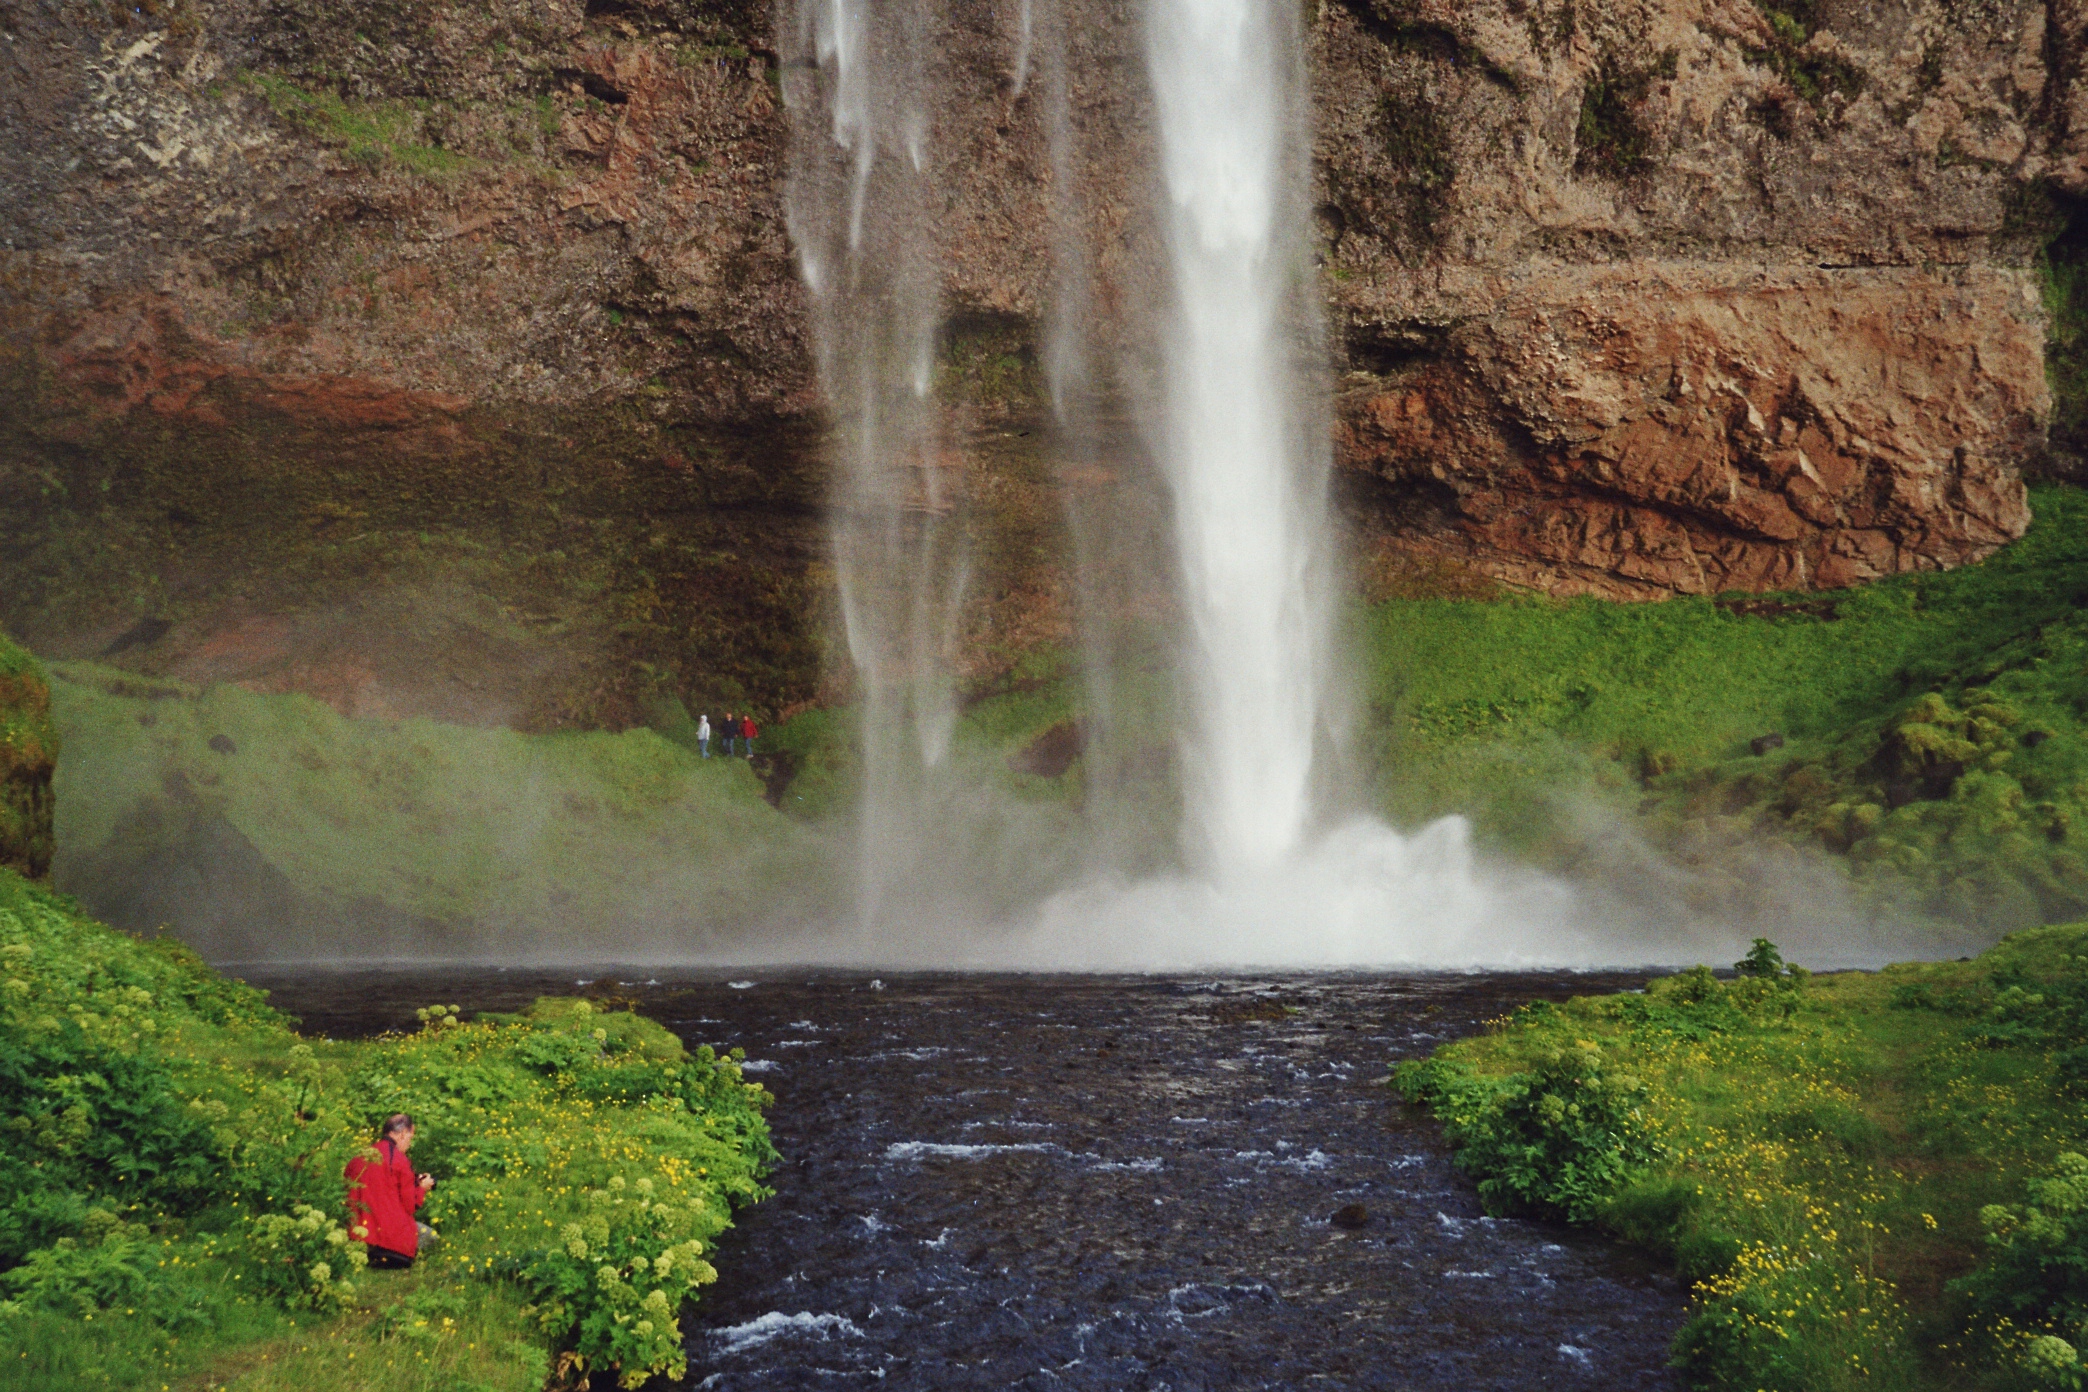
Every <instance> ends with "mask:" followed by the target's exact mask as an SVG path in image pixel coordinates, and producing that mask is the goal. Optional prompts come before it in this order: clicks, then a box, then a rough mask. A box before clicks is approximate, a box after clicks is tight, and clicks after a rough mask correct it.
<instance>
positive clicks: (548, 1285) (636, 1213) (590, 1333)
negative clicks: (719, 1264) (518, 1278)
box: [522, 1175, 718, 1387]
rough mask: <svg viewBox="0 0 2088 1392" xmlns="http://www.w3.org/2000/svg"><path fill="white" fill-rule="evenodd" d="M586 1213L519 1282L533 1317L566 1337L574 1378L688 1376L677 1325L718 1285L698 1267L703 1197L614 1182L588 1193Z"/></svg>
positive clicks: (634, 1381) (711, 1227)
mask: <svg viewBox="0 0 2088 1392" xmlns="http://www.w3.org/2000/svg"><path fill="white" fill-rule="evenodd" d="M587 1202H588V1206H589V1211H588V1213H587V1216H586V1217H585V1218H583V1219H581V1220H580V1221H578V1222H573V1223H568V1224H566V1225H565V1227H564V1228H563V1230H561V1232H560V1233H559V1245H558V1246H556V1247H553V1248H550V1249H549V1250H547V1251H544V1252H542V1253H539V1254H538V1255H537V1256H536V1257H535V1258H534V1259H532V1260H531V1261H530V1262H529V1264H528V1265H527V1266H526V1267H525V1268H524V1270H523V1273H522V1279H523V1281H524V1283H525V1284H526V1285H528V1286H529V1287H530V1288H531V1289H532V1290H533V1291H534V1292H535V1293H536V1295H537V1300H538V1311H539V1314H538V1319H539V1321H540V1322H541V1324H542V1325H543V1327H544V1329H545V1331H546V1332H547V1333H550V1334H551V1335H553V1336H554V1337H556V1338H561V1339H568V1338H569V1339H570V1340H571V1341H572V1344H573V1351H574V1353H575V1355H576V1357H575V1359H574V1360H573V1361H574V1366H575V1367H576V1368H577V1369H578V1370H580V1371H583V1372H584V1371H586V1370H587V1369H589V1368H596V1367H615V1368H620V1369H622V1375H621V1377H620V1378H619V1383H620V1385H621V1386H624V1387H637V1386H640V1385H642V1384H643V1383H644V1382H645V1381H646V1380H647V1379H648V1378H649V1377H650V1376H651V1375H652V1374H654V1373H665V1374H667V1375H668V1376H669V1377H673V1378H679V1377H680V1376H681V1375H682V1374H683V1373H685V1372H687V1371H688V1357H687V1354H686V1353H685V1352H684V1351H683V1348H682V1339H681V1324H680V1322H679V1320H678V1319H677V1314H678V1312H679V1311H680V1309H681V1307H682V1304H683V1302H685V1301H687V1300H690V1299H692V1298H694V1296H695V1294H696V1291H697V1289H698V1287H701V1286H704V1285H708V1284H709V1283H710V1282H712V1281H715V1280H717V1279H718V1273H717V1271H716V1269H715V1268H713V1267H712V1266H711V1264H710V1263H709V1262H707V1261H705V1260H704V1259H703V1250H704V1244H703V1238H704V1236H706V1235H708V1234H709V1233H711V1232H714V1231H716V1229H717V1224H716V1223H715V1222H714V1221H712V1217H713V1215H711V1214H710V1213H709V1212H708V1211H707V1210H708V1207H709V1205H708V1204H707V1203H706V1201H705V1200H703V1199H702V1198H700V1197H698V1198H694V1199H693V1200H682V1201H679V1202H668V1201H666V1200H664V1199H662V1198H660V1197H659V1196H658V1189H657V1187H656V1186H655V1185H654V1183H653V1181H652V1180H651V1179H649V1178H640V1179H638V1180H636V1181H635V1182H630V1183H626V1181H625V1180H624V1178H623V1177H622V1176H621V1175H618V1176H615V1177H614V1178H612V1179H611V1180H610V1181H609V1183H608V1184H607V1185H606V1186H605V1187H603V1188H600V1189H590V1190H588V1191H587Z"/></svg>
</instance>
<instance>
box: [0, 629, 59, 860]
mask: <svg viewBox="0 0 2088 1392" xmlns="http://www.w3.org/2000/svg"><path fill="white" fill-rule="evenodd" d="M57 760H58V730H57V727H56V726H55V725H54V724H53V723H52V720H51V692H50V686H49V684H48V680H47V679H46V677H45V675H44V672H43V669H42V668H41V667H39V666H38V665H37V663H36V660H35V659H34V658H32V657H30V656H29V654H28V653H26V652H24V651H23V650H22V649H20V648H18V647H16V646H15V645H14V644H13V643H11V642H9V641H8V639H7V636H6V635H5V634H0V866H4V867H6V868H8V869H11V870H16V871H19V872H20V873H22V874H24V875H27V876H29V877H30V878H32V879H38V878H41V877H42V876H44V875H45V874H47V873H48V872H49V870H50V866H51V847H52V827H51V774H52V770H53V768H54V767H55V765H56V763H57Z"/></svg>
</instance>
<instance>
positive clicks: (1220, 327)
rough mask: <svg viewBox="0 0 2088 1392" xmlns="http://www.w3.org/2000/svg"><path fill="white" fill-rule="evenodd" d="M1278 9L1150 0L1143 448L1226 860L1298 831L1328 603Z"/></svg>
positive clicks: (1270, 857) (1193, 741) (1284, 847)
mask: <svg viewBox="0 0 2088 1392" xmlns="http://www.w3.org/2000/svg"><path fill="white" fill-rule="evenodd" d="M1295 8H1296V7H1295V6H1286V5H1278V4H1270V3H1266V2H1265V0H1150V3H1149V4H1148V7H1147V11H1146V53H1147V60H1148V64H1149V68H1150V72H1151V78H1152V84H1153V96H1154V105H1155V108H1156V115H1157V117H1158V127H1159V137H1160V139H1159V144H1160V151H1159V158H1160V170H1159V173H1160V182H1161V187H1162V190H1163V195H1164V204H1165V212H1164V226H1165V229H1166V248H1167V252H1168V257H1169V262H1170V268H1171V271H1172V281H1173V304H1172V309H1171V313H1170V316H1169V322H1168V323H1167V324H1166V326H1165V332H1164V334H1163V337H1162V344H1163V352H1164V356H1165V364H1166V366H1165V374H1166V375H1165V381H1166V407H1165V413H1164V424H1163V426H1162V431H1163V438H1162V442H1161V453H1162V457H1163V462H1164V466H1165V469H1166V473H1167V477H1168V481H1169V484H1170V486H1171V489H1172V492H1173V495H1174V501H1175V537H1176V545H1177V547H1178V550H1179V555H1180V565H1181V590H1182V593H1181V599H1182V603H1183V606H1184V609H1185V611H1186V614H1187V618H1188V622H1189V633H1188V649H1189V650H1188V652H1187V653H1186V654H1185V659H1184V667H1185V676H1186V679H1187V684H1188V693H1189V699H1190V703H1191V712H1190V717H1189V723H1190V729H1189V731H1188V739H1187V741H1186V745H1187V748H1186V750H1185V754H1186V758H1185V770H1184V771H1185V776H1186V780H1187V789H1186V791H1187V793H1188V807H1189V809H1190V824H1189V825H1188V826H1187V827H1185V829H1184V832H1185V839H1186V840H1187V843H1188V844H1187V847H1186V849H1187V850H1188V852H1189V854H1190V856H1191V857H1192V860H1193V861H1194V862H1195V863H1198V864H1199V865H1200V866H1201V868H1203V869H1204V870H1205V871H1206V872H1207V873H1213V874H1219V875H1230V874H1232V873H1234V872H1238V871H1247V872H1252V871H1255V870H1259V869H1263V868H1266V867H1268V866H1270V865H1274V864H1276V863H1278V862H1280V861H1282V860H1284V859H1285V858H1286V857H1288V856H1290V855H1291V854H1293V853H1294V852H1295V851H1296V850H1297V848H1298V846H1299V844H1300V842H1301V840H1302V839H1303V837H1304V834H1305V830H1306V823H1307V818H1308V814H1309V813H1310V810H1311V800H1312V762H1313V746H1314V740H1315V734H1316V732H1317V729H1318V725H1319V718H1320V714H1321V710H1322V706H1323V703H1324V687H1325V683H1326V675H1327V662H1326V651H1327V644H1328V636H1329V632H1328V631H1329V620H1330V616H1329V614H1328V610H1327V595H1328V592H1329V588H1330V586H1329V584H1328V580H1329V576H1328V567H1327V564H1326V559H1325V552H1326V536H1327V518H1326V516H1325V504H1324V487H1325V477H1326V466H1327V460H1326V454H1327V449H1326V445H1325V443H1324V439H1323V438H1319V437H1315V435H1314V434H1313V432H1311V431H1309V430H1308V429H1307V428H1305V427H1306V422H1305V421H1304V420H1302V419H1301V418H1300V417H1301V415H1302V414H1303V413H1302V412H1301V411H1300V409H1299V407H1298V405H1297V403H1299V402H1301V401H1303V400H1306V399H1307V396H1308V394H1307V392H1306V391H1305V390H1303V389H1302V388H1303V384H1302V383H1300V382H1299V381H1298V380H1297V373H1296V372H1295V370H1294V367H1293V363H1292V361H1291V358H1292V352H1291V349H1290V344H1291V343H1292V342H1293V341H1294V334H1295V330H1296V327H1297V324H1298V321H1299V318H1300V316H1301V314H1302V312H1303V305H1302V303H1301V301H1302V299H1303V297H1302V296H1301V295H1300V294H1299V290H1300V288H1301V282H1302V277H1301V276H1300V274H1299V267H1300V264H1301V261H1302V257H1301V252H1302V247H1303V244H1302V239H1301V238H1300V236H1299V230H1300V229H1299V227H1298V226H1297V222H1298V219H1297V218H1295V217H1294V216H1293V209H1294V208H1295V207H1296V206H1297V204H1298V202H1299V200H1298V199H1296V198H1294V197H1292V196H1290V195H1291V192H1292V191H1291V189H1290V188H1289V187H1288V182H1289V177H1290V176H1289V169H1290V167H1291V163H1292V161H1291V159H1290V158H1289V156H1290V155H1291V152H1292V140H1293V137H1292V132H1293V131H1295V130H1297V129H1299V127H1300V125H1301V122H1299V121H1298V120H1296V119H1294V114H1293V108H1294V107H1295V106H1296V105H1297V98H1296V95H1295V93H1296V90H1297V88H1298V86H1299V83H1298V80H1297V73H1296V58H1295V54H1296V52H1297V45H1296V40H1295V35H1294V34H1293V33H1292V32H1291V26H1292V25H1293V23H1294V22H1295V19H1294V16H1295Z"/></svg>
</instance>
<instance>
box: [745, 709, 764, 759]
mask: <svg viewBox="0 0 2088 1392" xmlns="http://www.w3.org/2000/svg"><path fill="white" fill-rule="evenodd" d="M760 733H761V731H759V730H757V729H755V728H754V717H753V716H751V715H750V716H748V717H746V718H745V719H744V720H742V721H740V741H741V743H743V744H744V745H745V746H746V749H745V751H744V752H745V754H746V756H747V757H748V758H749V759H751V758H753V757H754V736H756V735H758V734H760Z"/></svg>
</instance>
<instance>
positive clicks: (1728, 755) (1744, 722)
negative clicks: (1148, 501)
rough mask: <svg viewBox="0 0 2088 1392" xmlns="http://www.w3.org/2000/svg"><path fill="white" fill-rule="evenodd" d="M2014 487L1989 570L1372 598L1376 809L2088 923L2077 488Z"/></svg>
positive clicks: (1948, 906)
mask: <svg viewBox="0 0 2088 1392" xmlns="http://www.w3.org/2000/svg"><path fill="white" fill-rule="evenodd" d="M2031 496H2032V504H2033V507H2034V509H2035V513H2036V520H2035V522H2034V523H2033V525H2032V527H2031V530H2030V533H2029V535H2028V536H2026V537H2025V538H2024V539H2023V540H2022V541H2020V542H2017V543H2016V544H2014V545H2013V546H2010V547H2008V548H2005V549H2004V550H2002V551H2001V552H1999V553H1998V554H1996V555H1995V556H1994V557H1992V558H1991V559H1989V560H1987V561H1985V562H1983V563H1981V564H1979V565H1974V566H1967V567H1965V568H1963V569H1961V570H1956V571H1951V572H1947V573H1942V574H1932V575H1921V576H1913V575H1909V576H1900V577H1894V578H1892V579H1888V580H1883V581H1879V582H1877V583H1875V584H1872V585H1870V586H1867V587H1865V588H1863V589H1861V590H1854V591H1847V592H1843V593H1838V594H1833V595H1826V596H1807V597H1796V596H1794V597H1790V598H1788V599H1775V598H1770V599H1752V598H1751V599H1745V600H1741V599H1727V600H1723V601H1721V600H1709V599H1693V598H1678V599H1675V600H1671V601H1668V602H1666V603H1662V604H1657V605H1621V604H1613V603H1605V602H1602V601H1597V600H1571V601H1564V602H1560V601H1549V600H1541V599H1528V598H1525V599H1515V600H1507V601H1496V602H1476V601H1466V600H1394V601H1389V602H1387V603H1385V604H1382V605H1379V606H1377V607H1376V608H1374V609H1373V610H1371V611H1370V612H1369V614H1368V615H1367V617H1366V619H1365V622H1364V631H1363V635H1362V642H1363V646H1364V647H1365V650H1366V651H1367V652H1368V653H1369V654H1370V659H1371V662H1372V669H1373V670H1372V675H1371V698H1372V706H1373V708H1374V710H1375V711H1376V712H1377V714H1378V718H1379V721H1380V723H1381V728H1383V729H1384V730H1385V732H1386V738H1385V742H1384V745H1383V747H1382V753H1381V764H1380V779H1379V782H1380V785H1381V786H1382V788H1383V789H1384V796H1385V799H1386V804H1387V810H1388V811H1389V812H1390V813H1391V814H1392V815H1393V816H1394V818H1395V819H1397V820H1400V821H1420V820H1423V819H1425V818H1428V817H1432V816H1438V815H1442V814H1443V813H1446V812H1452V811H1462V812H1466V813H1467V814H1470V815H1472V816H1473V818H1474V821H1475V823H1476V825H1477V827H1478V829H1479V831H1480V833H1481V835H1482V837H1484V838H1486V839H1488V840H1489V841H1491V842H1493V843H1494V844H1495V845H1497V846H1499V847H1501V848H1502V849H1506V850H1508V851H1510V852H1514V853H1518V854H1521V855H1525V856H1528V857H1530V858H1532V859H1535V860H1537V861H1539V862H1540V863H1551V864H1561V863H1565V862H1569V861H1572V860H1576V859H1579V858H1581V857H1582V856H1583V855H1584V854H1585V851H1586V847H1587V836H1586V834H1585V833H1584V832H1583V831H1582V830H1581V829H1580V827H1581V823H1580V822H1579V821H1577V818H1576V813H1575V810H1574V809H1575V808H1576V807H1578V806H1582V805H1585V803H1586V802H1588V801H1589V800H1594V801H1597V802H1602V803H1608V804H1610V805H1611V806H1613V807H1615V808H1617V809H1618V810H1619V811H1620V812H1623V813H1626V815H1630V816H1632V817H1634V818H1635V819H1637V821H1638V822H1639V825H1640V826H1642V827H1643V828H1644V829H1645V830H1646V831H1647V832H1648V833H1649V834H1650V835H1651V836H1652V838H1653V839H1654V840H1655V841H1656V842H1661V841H1666V840H1670V839H1675V840H1680V839H1685V838H1686V839H1690V840H1693V841H1694V842H1696V843H1698V844H1718V843H1720V842H1727V843H1730V842H1736V841H1742V840H1746V839H1748V838H1753V837H1761V836H1770V837H1776V838H1780V839H1784V840H1788V841H1791V842H1795V843H1799V844H1802V845H1813V846H1818V847H1821V848H1823V849H1825V850H1826V851H1828V852H1830V853H1832V854H1833V855H1835V856H1836V857H1839V858H1841V863H1842V864H1843V865H1844V866H1845V868H1846V869H1847V871H1848V873H1849V875H1850V877H1851V878H1852V880H1854V881H1855V883H1856V884H1857V885H1858V886H1859V887H1860V888H1861V890H1862V891H1863V893H1865V894H1866V895H1869V896H1871V897H1872V898H1874V899H1875V900H1876V901H1877V903H1878V905H1879V907H1880V908H1881V909H1884V910H1889V911H1892V912H1895V913H1898V914H1902V915H1904V916H1907V917H1923V916H1925V917H1931V918H1940V919H1949V920H1953V921H1958V922H1968V923H1980V924H1982V925H1987V924H1991V925H1993V926H1994V927H1997V928H2001V929H2010V928H2020V927H2025V926H2028V925H2030V924H2033V923H2037V922H2040V921H2047V922H2053V921H2065V920H2067V919H2071V918H2076V917H2080V916H2082V915H2083V914H2088V853H2084V852H2083V851H2082V849H2081V846H2080V842H2079V838H2080V837H2081V836H2082V835H2084V834H2088V831H2084V830H2083V829H2084V828H2088V741H2084V739H2083V735H2084V733H2088V725H2084V720H2083V712H2084V711H2088V675H2084V674H2088V610H2084V609H2082V608H2081V607H2080V606H2079V605H2078V604H2076V603H2075V597H2076V596H2078V595H2082V594H2088V494H2084V493H2083V492H2081V491H2078V490H2075V489H2071V488H2057V487H2041V488H2038V489H2035V490H2033V492H2032V495H2031ZM1769 732H1776V733H1779V734H1781V735H1783V736H1784V738H1785V744H1784V745H1783V747H1781V748H1779V749H1775V750H1773V751H1770V752H1767V753H1763V754H1755V753H1754V752H1752V750H1751V748H1750V747H1749V741H1750V740H1751V739H1752V738H1753V737H1755V736H1757V735H1762V734H1766V733H1769Z"/></svg>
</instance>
